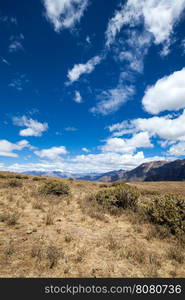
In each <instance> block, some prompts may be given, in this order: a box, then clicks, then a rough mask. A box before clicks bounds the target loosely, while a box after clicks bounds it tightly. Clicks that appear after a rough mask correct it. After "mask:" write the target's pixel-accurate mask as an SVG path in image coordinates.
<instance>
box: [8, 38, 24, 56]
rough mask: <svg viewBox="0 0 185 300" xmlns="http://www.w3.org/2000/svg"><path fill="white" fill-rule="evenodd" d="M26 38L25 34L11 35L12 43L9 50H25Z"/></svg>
mask: <svg viewBox="0 0 185 300" xmlns="http://www.w3.org/2000/svg"><path fill="white" fill-rule="evenodd" d="M23 40H24V36H23V34H19V35H16V36H14V35H12V36H11V37H10V45H9V52H10V53H12V52H17V51H22V50H24V47H23V45H22V41H23Z"/></svg>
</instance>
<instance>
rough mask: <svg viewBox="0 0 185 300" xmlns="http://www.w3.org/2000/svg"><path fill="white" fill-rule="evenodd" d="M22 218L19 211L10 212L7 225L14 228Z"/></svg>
mask: <svg viewBox="0 0 185 300" xmlns="http://www.w3.org/2000/svg"><path fill="white" fill-rule="evenodd" d="M19 218H20V213H19V212H18V211H10V212H8V213H7V217H6V223H7V225H9V226H14V225H16V224H17V222H18V220H19Z"/></svg>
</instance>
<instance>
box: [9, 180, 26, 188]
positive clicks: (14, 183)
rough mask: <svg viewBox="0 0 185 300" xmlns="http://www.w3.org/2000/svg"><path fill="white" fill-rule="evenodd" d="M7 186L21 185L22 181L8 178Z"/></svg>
mask: <svg viewBox="0 0 185 300" xmlns="http://www.w3.org/2000/svg"><path fill="white" fill-rule="evenodd" d="M7 186H8V187H11V188H15V187H22V182H21V181H20V180H18V179H10V180H8V181H7Z"/></svg>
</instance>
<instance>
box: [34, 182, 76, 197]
mask: <svg viewBox="0 0 185 300" xmlns="http://www.w3.org/2000/svg"><path fill="white" fill-rule="evenodd" d="M39 192H40V193H41V194H44V195H55V196H64V195H69V194H70V187H69V185H68V184H66V183H65V182H63V181H57V180H50V181H49V180H48V181H47V182H45V183H43V185H42V186H41V187H40V188H39Z"/></svg>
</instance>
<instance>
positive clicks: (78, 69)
mask: <svg viewBox="0 0 185 300" xmlns="http://www.w3.org/2000/svg"><path fill="white" fill-rule="evenodd" d="M101 60H102V57H101V56H95V57H93V58H91V59H90V60H88V62H87V63H85V64H76V65H74V67H73V68H72V69H71V70H69V71H68V75H67V77H68V79H69V81H70V82H71V83H73V82H75V81H77V80H78V79H79V78H80V77H81V76H82V75H83V74H90V73H91V72H92V71H93V70H94V68H95V66H96V65H98V64H99V63H100V62H101Z"/></svg>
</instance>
